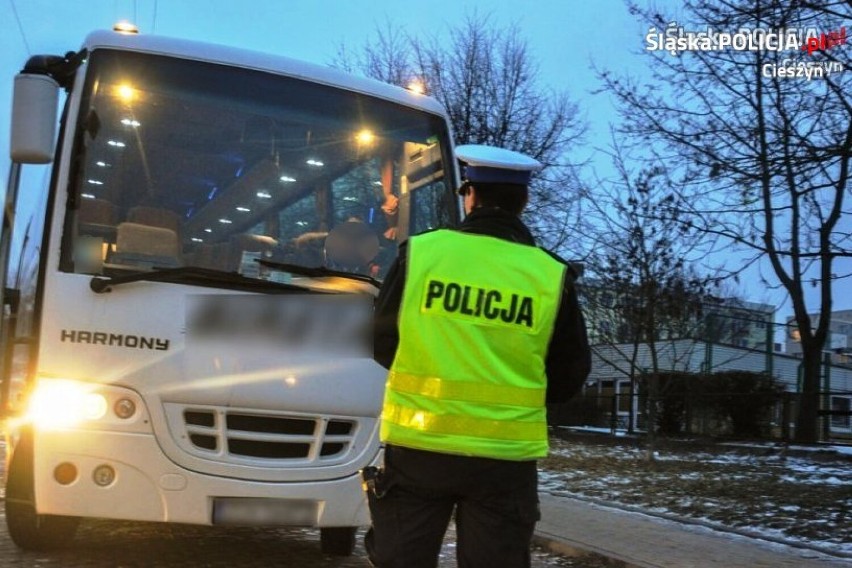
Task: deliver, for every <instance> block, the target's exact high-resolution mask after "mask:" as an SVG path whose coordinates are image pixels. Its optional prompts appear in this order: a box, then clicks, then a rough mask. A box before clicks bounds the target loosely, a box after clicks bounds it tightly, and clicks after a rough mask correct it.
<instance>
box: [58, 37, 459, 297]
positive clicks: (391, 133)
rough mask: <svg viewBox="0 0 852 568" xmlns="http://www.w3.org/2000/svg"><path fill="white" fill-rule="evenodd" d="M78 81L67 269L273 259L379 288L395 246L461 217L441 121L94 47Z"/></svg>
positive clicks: (237, 268)
mask: <svg viewBox="0 0 852 568" xmlns="http://www.w3.org/2000/svg"><path fill="white" fill-rule="evenodd" d="M86 77H87V78H86V83H85V92H84V94H83V97H82V107H81V112H80V118H79V120H78V125H77V128H78V129H77V136H76V139H75V160H74V161H73V164H74V165H73V166H72V168H73V169H72V176H73V177H72V185H71V188H70V192H69V199H68V207H67V210H66V217H65V231H64V234H63V246H62V269H63V270H64V271H66V272H76V273H81V274H95V275H97V274H105V275H115V274H120V273H133V272H139V271H149V270H158V269H164V268H177V267H199V268H204V269H212V270H219V271H223V272H236V273H239V274H241V275H243V276H247V277H249V278H271V279H276V280H277V279H278V278H279V276H280V275H278V276H276V275H274V274H272V272H273V269H272V268H270V267H271V266H274V265H275V263H280V264H282V265H295V266H303V267H319V266H325V267H328V268H332V269H335V270H338V271H345V272H351V273H353V274H361V275H365V276H370V277H373V278H381V277H382V276H383V275H384V273H385V272H386V270H387V268H388V265H389V264H390V261H391V260H392V259H393V258H394V257H395V255H396V249H397V242H398V240H399V239H400V238H403V237H406V236H407V234H413V233H416V232H420V231H423V230H427V229H431V228H434V227H439V226H447V225H451V224H453V223H454V222H455V220H456V219H455V218H454V216H455V213H454V207H456V204H455V198H454V197H453V194H452V191H451V186H452V185H453V184H452V181H451V180H452V179H453V176H452V174H451V172H452V168H451V167H448V165H449V161H448V160H449V156H450V154H449V151H450V146H449V137H448V132H447V127H446V124H445V121H444V120H443V119H442V118H441V117H439V116H436V115H433V114H430V113H428V112H424V111H420V110H417V109H414V108H410V107H407V106H404V105H401V104H397V103H392V102H389V101H386V100H383V99H379V98H375V97H371V96H368V95H364V94H360V93H357V92H353V91H348V90H345V89H341V88H337V87H331V86H328V85H322V84H318V83H314V82H310V81H306V80H302V79H295V78H292V77H285V76H281V75H275V74H271V73H265V72H259V71H253V70H248V69H242V68H237V67H230V66H226V65H218V64H212V63H204V62H199V61H190V60H185V59H177V58H169V57H162V56H155V55H147V54H139V53H128V52H122V51H114V50H95V51H94V52H93V53H92V54H91V56H90V58H89V62H88V71H87V75H86ZM403 201H404V202H406V206H405V207H404V208H402V209H403V210H404V211H405V213H406V216H405V219H404V220H403V219H401V216H400V204H401V202H403ZM330 242H334V243H335V245H336V246H335V247H334V250H331V249H330V247H329V246H328V245H329V243H330ZM259 260H268V261H269V262H268V263H263V262H258V261H259Z"/></svg>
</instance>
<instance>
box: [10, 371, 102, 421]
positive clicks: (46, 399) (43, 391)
mask: <svg viewBox="0 0 852 568" xmlns="http://www.w3.org/2000/svg"><path fill="white" fill-rule="evenodd" d="M94 388H95V387H94V385H87V384H85V383H78V382H75V381H68V380H61V379H42V380H40V381H39V383H38V386H37V387H36V389H35V391H34V392H33V394H32V396H31V397H30V404H29V409H28V411H27V418H29V420H30V421H32V423H33V424H35V425H36V426H37V427H39V428H45V429H51V428H69V427H71V426H74V425H76V424H79V423H81V422H84V421H87V420H99V419H101V418H103V417H104V416H105V415H106V412H107V408H108V406H107V400H106V398H105V397H104V396H103V395H102V394H99V393H97V392H94Z"/></svg>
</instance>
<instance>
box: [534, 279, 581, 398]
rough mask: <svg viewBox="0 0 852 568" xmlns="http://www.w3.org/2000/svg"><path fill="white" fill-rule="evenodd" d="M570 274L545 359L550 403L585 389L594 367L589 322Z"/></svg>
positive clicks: (566, 280) (563, 291)
mask: <svg viewBox="0 0 852 568" xmlns="http://www.w3.org/2000/svg"><path fill="white" fill-rule="evenodd" d="M568 271H569V274H566V276H565V285H564V287H563V289H562V302H561V304H560V306H559V312H558V313H557V315H556V323H555V325H554V329H553V336H552V337H551V339H550V345H549V347H548V350H547V359H546V360H545V364H546V371H547V402H548V403H560V402H567V401H568V399H570V398H571V397H572V396H574V395H575V394H576V393H577V391H579V390H580V388H581V387H582V386H583V382H584V381H585V380H586V377H588V375H589V371H591V367H592V355H591V349H590V348H589V340H588V338H587V336H586V321H585V319H584V318H583V312H582V311H581V310H580V304H579V302H578V300H577V290H576V288H575V287H574V278H573V277H572V275H571V269H570V268H569V269H568Z"/></svg>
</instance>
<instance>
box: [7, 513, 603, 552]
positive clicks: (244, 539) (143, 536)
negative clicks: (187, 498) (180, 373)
mask: <svg viewBox="0 0 852 568" xmlns="http://www.w3.org/2000/svg"><path fill="white" fill-rule="evenodd" d="M5 521H6V519H5V507H4V504H3V503H2V502H0V566H2V567H3V568H24V567H26V568H36V567H38V568H66V567H68V568H71V567H73V568H142V567H146V568H147V567H151V568H153V567H156V568H190V567H192V568H197V567H204V568H219V567H222V568H225V567H227V568H244V567H245V568H248V567H264V568H268V567H272V566H276V567H277V566H294V567H296V566H297V567H299V568H313V567H320V566H326V567H327V566H334V567H346V568H350V567H351V568H355V567H358V568H361V567H369V566H370V562H369V561H368V560H367V557H366V553H365V552H364V546H363V543H362V536H363V535H362V533H359V534H358V544H357V547H356V549H355V553H354V554H353V555H352V556H350V557H345V558H340V557H332V556H326V555H324V554H322V552H320V546H319V531H318V530H315V529H298V528H294V529H257V528H233V527H229V528H223V527H221V528H220V527H201V526H189V525H174V524H161V523H156V524H155V523H134V522H123V521H105V520H84V521H83V523H82V524H81V526H80V530H79V532H78V533H77V537H76V539H75V540H74V542H73V543H72V544H71V545H69V546H68V547H67V548H64V549H62V550H57V551H52V552H25V551H22V550H20V549H18V548H17V547H16V546H15V544H14V543H13V542H12V541H11V539H10V538H9V535H8V534H7V533H6V524H5ZM444 542H445V544H444V548H443V551H442V553H441V562H440V567H441V568H454V567H455V566H456V563H455V558H454V556H455V545H454V543H455V532H454V531H453V530H452V529H451V530H450V531H449V532H448V534H447V538H446V539H445V541H444ZM532 565H533V568H546V567H556V566H572V567H577V568H600V566H601V564H600V563H596V562H595V561H593V560H592V559H582V558H563V557H560V556H558V555H555V554H552V553H549V552H546V551H543V550H535V551H534V554H533V564H532Z"/></svg>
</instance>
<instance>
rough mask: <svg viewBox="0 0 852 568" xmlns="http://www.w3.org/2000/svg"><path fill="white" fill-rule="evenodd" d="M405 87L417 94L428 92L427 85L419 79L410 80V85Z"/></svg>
mask: <svg viewBox="0 0 852 568" xmlns="http://www.w3.org/2000/svg"><path fill="white" fill-rule="evenodd" d="M405 88H406V89H407V90H409V91H411V92H412V93H414V94H416V95H425V94H426V85H424V84H423V81H421V80H419V79H414V80H412V81H409V83H408V85H406V86H405Z"/></svg>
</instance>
